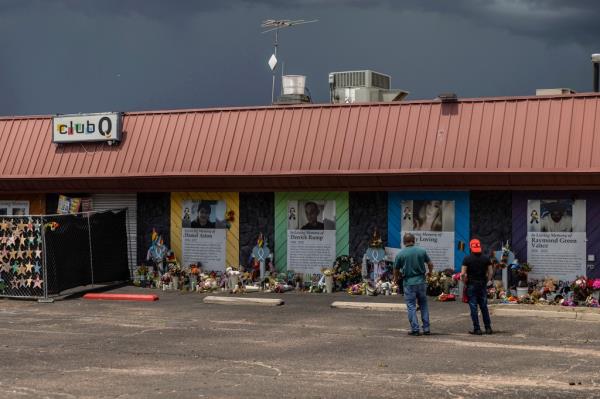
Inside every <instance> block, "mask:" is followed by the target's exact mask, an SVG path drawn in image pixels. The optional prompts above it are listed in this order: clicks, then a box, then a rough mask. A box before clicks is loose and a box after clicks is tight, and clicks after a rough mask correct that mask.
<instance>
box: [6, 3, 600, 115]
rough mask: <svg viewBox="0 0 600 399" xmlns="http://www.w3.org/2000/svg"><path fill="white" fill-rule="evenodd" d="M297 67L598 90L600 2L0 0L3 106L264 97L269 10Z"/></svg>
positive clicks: (418, 92)
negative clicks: (293, 22) (282, 22)
mask: <svg viewBox="0 0 600 399" xmlns="http://www.w3.org/2000/svg"><path fill="white" fill-rule="evenodd" d="M268 18H272V19H300V18H303V19H318V20H319V21H318V22H316V23H313V24H307V25H303V26H297V27H293V28H290V29H287V30H285V31H282V32H281V34H280V49H279V53H278V55H279V57H278V58H279V59H280V61H283V62H284V63H285V72H286V73H290V74H303V75H306V76H307V86H308V87H309V89H310V92H311V93H312V95H313V99H314V101H315V102H327V101H328V83H327V75H328V73H329V72H332V71H343V70H356V69H373V70H375V71H379V72H383V73H386V74H389V75H391V76H392V86H393V87H394V88H401V89H405V90H408V91H410V93H411V94H410V95H409V97H408V99H427V98H434V97H435V96H436V95H437V94H438V93H440V92H445V91H453V92H456V93H457V94H458V95H459V96H460V97H482V96H508V95H530V94H534V93H535V89H536V88H550V87H569V88H572V89H575V90H576V91H578V92H585V91H591V86H592V66H591V62H590V54H591V53H593V52H600V23H598V21H599V20H600V1H598V0H452V1H448V0H437V1H436V0H379V1H378V0H370V1H368V0H365V1H360V0H328V1H327V0H321V1H319V0H299V1H285V0H281V1H276V0H271V1H269V0H238V1H227V0H196V1H191V0H189V1H188V0H179V1H178V0H37V1H36V0H31V1H29V0H0V115H11V114H54V113H76V112H102V111H134V110H153V109H176V108H204V107H216V106H218V107H221V106H245V105H265V104H268V103H270V99H271V72H270V69H269V67H268V65H267V60H268V58H269V57H270V55H271V53H272V51H273V49H272V42H273V35H272V34H261V28H260V23H261V21H262V20H264V19H268Z"/></svg>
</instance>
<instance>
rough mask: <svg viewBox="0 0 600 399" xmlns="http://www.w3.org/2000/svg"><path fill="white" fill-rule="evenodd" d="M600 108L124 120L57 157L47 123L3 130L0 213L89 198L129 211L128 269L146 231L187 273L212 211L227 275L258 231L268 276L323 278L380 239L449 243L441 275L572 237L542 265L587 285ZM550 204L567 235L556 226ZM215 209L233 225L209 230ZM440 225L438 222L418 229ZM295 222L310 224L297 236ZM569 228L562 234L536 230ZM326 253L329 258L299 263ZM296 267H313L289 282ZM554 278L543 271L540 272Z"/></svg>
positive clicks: (192, 114) (428, 107) (594, 248)
mask: <svg viewBox="0 0 600 399" xmlns="http://www.w3.org/2000/svg"><path fill="white" fill-rule="evenodd" d="M599 102H600V95H599V94H598V93H585V94H568V95H560V96H535V97H504V98H478V99H457V100H456V101H450V102H445V101H441V100H439V99H436V100H431V101H402V102H390V103H369V104H345V105H332V104H316V105H287V106H268V107H249V108H215V109H196V110H172V111H152V112H128V113H123V114H122V119H121V122H120V123H122V137H121V140H120V142H118V143H115V144H114V145H108V144H107V143H106V142H98V143H96V142H76V143H63V144H59V143H56V142H54V141H53V117H52V116H31V117H3V118H0V144H1V145H2V148H3V149H4V152H3V156H2V157H1V158H0V190H1V191H2V195H1V199H0V213H3V214H10V212H11V210H12V209H16V208H18V207H23V206H25V205H26V207H27V208H26V209H27V212H28V213H31V214H34V213H35V214H37V213H55V212H56V211H57V203H58V197H59V194H60V195H64V196H65V197H71V198H73V197H76V198H91V200H92V204H94V205H93V207H94V208H98V207H99V208H109V207H111V206H114V207H120V206H128V207H129V208H130V211H131V212H130V219H131V220H130V222H131V224H132V226H130V227H131V229H130V240H131V242H132V245H134V246H137V250H136V251H134V252H135V254H136V257H137V259H135V258H134V259H133V260H132V262H133V264H136V263H140V262H141V261H143V260H144V259H145V254H146V251H147V249H148V245H149V236H150V231H151V230H152V229H153V228H156V229H158V230H159V231H160V232H161V234H162V235H163V237H165V238H166V239H167V243H168V244H169V245H170V246H171V248H173V250H174V251H175V253H176V255H177V256H178V257H179V258H182V259H183V260H184V263H190V262H191V260H193V259H191V258H190V256H192V255H189V253H194V254H195V255H193V256H198V257H200V258H202V257H203V256H205V255H204V253H203V252H202V251H201V250H199V249H198V251H200V252H197V251H196V252H194V251H192V252H189V253H188V254H186V251H189V248H190V245H191V246H194V245H196V246H197V248H200V246H198V245H200V244H198V243H197V242H191V241H190V242H187V243H186V237H187V236H186V234H185V230H186V228H187V229H189V228H191V227H189V226H187V227H186V221H188V222H189V220H190V218H191V219H195V218H196V217H199V216H198V215H199V214H200V208H201V206H200V205H199V203H200V202H201V201H204V202H207V201H212V202H211V205H210V206H211V208H210V209H209V211H212V212H213V214H212V216H211V218H213V219H210V220H211V222H210V223H213V224H215V225H218V223H219V222H223V223H225V219H226V218H227V223H226V224H227V226H228V227H227V232H226V234H225V236H224V237H225V238H223V240H225V241H223V245H222V246H223V248H225V249H223V248H221V249H220V250H219V251H221V252H220V253H221V254H223V253H225V254H226V255H224V256H222V255H219V256H220V258H219V259H220V260H219V262H221V263H220V264H221V265H222V268H223V270H224V268H225V266H226V265H237V264H242V265H245V264H246V263H247V261H248V258H249V256H250V253H251V252H252V248H253V246H254V241H255V239H256V236H257V235H258V233H259V232H263V233H265V235H266V238H267V240H268V242H270V243H271V247H270V248H271V249H272V250H273V259H274V262H275V267H276V268H277V269H278V270H279V271H284V270H290V269H291V267H290V264H291V262H295V263H294V264H296V266H295V271H296V272H298V271H302V272H305V273H312V272H316V271H317V269H319V268H322V267H325V266H327V264H325V263H326V262H325V261H324V260H323V259H329V260H331V256H332V254H333V255H345V254H352V255H354V256H357V257H362V256H363V254H364V252H365V250H366V248H367V247H368V243H369V237H370V236H371V233H372V231H373V230H374V228H375V227H376V228H377V229H378V231H379V232H381V233H382V235H383V239H384V241H385V243H386V244H387V246H390V247H399V246H400V236H401V234H402V233H404V232H407V231H413V230H415V231H428V232H430V233H431V234H429V235H430V236H431V237H433V238H435V237H437V239H438V241H436V242H438V243H440V242H442V241H443V242H444V243H445V244H444V245H445V247H444V250H443V251H439V254H438V255H437V256H438V258H437V262H438V265H439V266H444V267H450V268H457V267H460V263H461V260H462V258H463V257H464V255H465V250H464V245H461V244H464V243H465V242H468V241H469V238H470V237H474V236H477V237H479V238H481V239H482V242H483V244H484V248H486V250H490V249H499V245H500V243H501V242H505V241H512V242H513V243H514V248H515V252H516V254H517V256H518V257H519V258H520V259H528V258H529V259H532V258H533V259H538V263H543V262H541V261H539V259H549V258H548V256H547V257H546V258H544V257H543V255H540V253H538V252H536V250H535V248H533V247H531V245H530V244H531V239H530V238H531V237H533V236H535V237H537V236H536V234H538V233H539V234H546V233H550V232H559V233H561V234H562V233H565V234H567V235H569V234H571V235H572V234H575V233H576V234H580V233H582V234H583V236H581V235H578V236H576V237H575V238H572V240H575V241H576V242H577V245H578V247H577V246H566V247H564V248H562V247H560V246H558V247H556V246H555V247H552V248H550V249H551V251H550V252H549V254H551V255H552V254H554V255H555V254H556V253H557V252H552V251H559V252H560V250H563V252H564V251H576V249H577V248H579V250H578V251H579V252H577V255H573V257H574V258H576V259H575V260H570V261H565V260H564V259H563V262H566V264H567V266H565V268H566V269H568V270H566V271H565V273H563V274H564V275H565V276H572V275H574V274H575V273H581V272H583V273H586V272H587V273H588V274H589V275H597V274H600V273H598V272H597V271H596V269H595V264H596V261H595V259H596V255H600V229H599V228H598V227H597V222H596V221H597V218H596V217H597V216H598V215H600V195H599V194H598V191H596V190H598V189H599V188H600V139H598V140H596V137H595V136H596V135H597V134H598V132H600V106H599ZM309 203H313V204H314V205H312V204H309ZM15 204H16V205H15ZM557 204H558V205H557ZM559 205H560V206H561V207H562V208H561V209H562V210H561V212H562V216H561V217H562V221H560V222H557V221H554V222H552V221H550V219H549V217H551V216H556V212H554V213H553V210H554V209H555V208H557V207H558V206H559ZM315 207H317V208H318V209H317V208H315ZM532 207H533V208H532ZM207 209H208V208H207ZM313 209H314V213H317V214H318V215H317V219H316V220H312V221H311V220H310V217H312V216H310V215H309V213H311V212H313ZM223 210H225V211H226V212H227V215H229V216H227V217H225V215H220V216H218V217H217V218H216V219H215V216H214V213H215V212H222V211H223ZM292 210H293V212H292ZM532 210H535V211H536V212H537V214H538V219H537V220H534V219H533V218H532V217H531V216H530V214H533V213H532ZM305 212H306V215H304V213H305ZM442 212H443V213H444V215H446V216H444V218H443V219H442V216H441V214H442ZM436 213H437V216H436V217H439V219H440V220H438V221H437V222H436V221H435V220H430V221H429V222H427V223H425V224H422V223H421V222H419V223H417V220H416V219H417V218H418V217H420V215H421V214H423V217H424V218H425V217H429V216H431V219H434V218H435V217H434V216H435V215H434V214H436ZM428 215H429V216H428ZM432 215H434V216H432ZM309 216H310V217H309ZM292 217H293V218H294V219H292ZM296 217H298V218H299V219H301V220H303V222H302V223H306V224H305V225H304V226H302V224H299V223H300V221H298V222H295V223H296V224H293V223H292V221H295V220H296ZM186 218H187V219H186ZM555 219H556V218H555ZM559 219H560V218H559ZM567 220H570V222H569V223H570V225H569V226H570V228H567V230H561V231H542V230H544V229H545V230H548V229H554V228H557V227H552V226H559V225H560V226H563V225H566V224H565V223H566V222H565V221H567ZM328 223H329V224H328ZM309 225H312V226H319V229H321V230H324V231H325V233H323V234H324V235H323V237H327V234H328V233H327V231H328V229H330V230H331V229H332V230H333V231H334V233H332V234H333V235H332V236H331V237H333V238H331V237H330V238H329V239H327V238H322V241H323V242H325V241H327V240H329V241H327V242H329V244H327V245H329V247H327V246H324V247H323V248H321V249H319V248H320V247H318V246H317V247H314V246H310V245H308V244H306V243H305V244H303V243H298V242H296V241H294V239H293V238H290V237H297V236H298V234H299V233H297V231H300V230H302V229H301V227H305V226H309ZM328 226H329V227H328ZM423 226H428V227H423ZM437 226H439V228H438V227H437ZM541 226H546V227H541ZM548 226H550V227H548ZM582 226H583V227H582ZM561 228H562V227H561ZM427 229H429V230H427ZM290 231H292V232H295V233H293V234H292V233H290ZM290 234H292V235H290ZM294 234H295V235H294ZM532 234H533V236H532ZM434 236H435V237H434ZM582 237H583V238H582ZM422 238H423V245H426V242H425V238H427V237H426V236H422ZM433 238H432V239H433ZM581 240H584V241H581ZM331 243H333V244H331ZM303 245H305V247H303ZM332 245H333V250H332V249H331V246H332ZM436 245H438V246H437V247H435V248H440V245H442V244H436ZM574 245H575V244H574ZM442 247H443V245H442ZM186 248H188V249H187V250H186ZM197 248H196V249H197ZM203 248H204V247H203ZM302 248H305V249H304V250H302ZM307 248H311V249H307ZM557 248H558V249H557ZM561 248H562V249H561ZM581 248H583V252H584V253H581ZM321 250H322V251H324V252H327V251H329V252H328V255H327V256H324V257H320V258H319V257H317V258H315V259H316V260H315V259H313V260H312V261H310V259H309V258H310V256H309V255H310V254H311V253H319V251H321ZM298 251H299V252H298ZM302 251H304V252H302ZM436 251H437V249H436ZM574 253H575V252H574ZM213 255H214V254H213ZM213 255H210V256H213ZM554 255H552V256H554ZM214 256H217V255H214ZM214 256H213V257H214ZM549 256H550V255H549ZM294 257H297V258H294ZM536 257H537V258H536ZM540 257H541V258H540ZM298 259H308V260H307V261H306V264H310V266H307V267H306V269H303V270H300V269H299V268H300V267H301V266H299V265H298ZM194 260H198V261H200V260H201V259H194ZM311 262H312V263H311ZM319 262H320V263H319ZM544 262H546V261H544ZM547 262H550V261H549V260H547ZM329 263H330V262H329ZM302 267H303V266H302ZM559 267H560V265H554V264H552V265H551V266H548V267H547V266H546V265H542V264H538V265H537V268H538V270H539V273H538V274H540V273H542V271H543V273H546V272H550V271H552V270H555V269H556V268H559ZM557 273H558V272H557ZM558 274H560V273H558Z"/></svg>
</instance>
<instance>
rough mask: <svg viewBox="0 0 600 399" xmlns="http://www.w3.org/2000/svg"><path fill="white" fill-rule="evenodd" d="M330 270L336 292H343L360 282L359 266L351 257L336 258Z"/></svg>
mask: <svg viewBox="0 0 600 399" xmlns="http://www.w3.org/2000/svg"><path fill="white" fill-rule="evenodd" d="M331 269H332V270H333V279H334V281H335V287H336V289H337V290H343V289H345V288H346V287H348V286H350V285H352V284H358V283H360V281H361V266H360V265H359V264H357V263H356V262H355V261H354V258H352V257H351V256H347V255H342V256H338V257H337V258H336V259H335V262H333V266H332V268H331Z"/></svg>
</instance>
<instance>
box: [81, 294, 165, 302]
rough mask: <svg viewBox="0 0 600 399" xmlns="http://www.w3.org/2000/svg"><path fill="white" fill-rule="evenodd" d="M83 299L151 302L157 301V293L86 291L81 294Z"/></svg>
mask: <svg viewBox="0 0 600 399" xmlns="http://www.w3.org/2000/svg"><path fill="white" fill-rule="evenodd" d="M83 298H84V299H101V300H112V301H142V302H153V301H158V295H154V294H152V295H149V294H148V295H146V294H144V295H140V294H92V293H88V294H85V295H84V296H83Z"/></svg>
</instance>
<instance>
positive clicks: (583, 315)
mask: <svg viewBox="0 0 600 399" xmlns="http://www.w3.org/2000/svg"><path fill="white" fill-rule="evenodd" d="M490 311H491V313H492V314H493V315H494V316H512V317H539V318H542V319H566V320H584V321H600V313H590V312H578V311H577V310H575V309H573V310H572V311H557V310H529V309H510V308H497V307H492V308H490Z"/></svg>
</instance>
